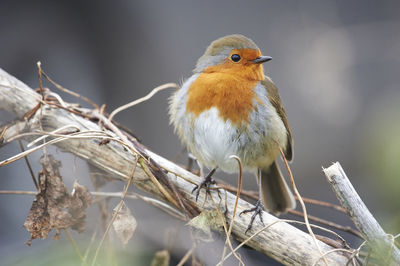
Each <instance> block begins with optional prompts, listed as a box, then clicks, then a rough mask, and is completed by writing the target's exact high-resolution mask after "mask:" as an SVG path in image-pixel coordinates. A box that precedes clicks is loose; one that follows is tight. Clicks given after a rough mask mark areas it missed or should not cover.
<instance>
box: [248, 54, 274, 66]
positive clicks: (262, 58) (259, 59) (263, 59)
mask: <svg viewBox="0 0 400 266" xmlns="http://www.w3.org/2000/svg"><path fill="white" fill-rule="evenodd" d="M271 59H272V57H270V56H264V55H262V56H259V57H257V58H256V59H254V60H251V62H253V63H254V64H262V63H264V62H268V61H269V60H271Z"/></svg>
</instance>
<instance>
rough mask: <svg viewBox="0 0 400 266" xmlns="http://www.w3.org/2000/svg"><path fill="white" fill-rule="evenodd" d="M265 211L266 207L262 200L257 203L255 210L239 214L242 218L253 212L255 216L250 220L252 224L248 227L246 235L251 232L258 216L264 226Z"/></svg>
mask: <svg viewBox="0 0 400 266" xmlns="http://www.w3.org/2000/svg"><path fill="white" fill-rule="evenodd" d="M263 210H264V205H263V204H262V202H261V200H258V201H257V202H256V205H255V206H254V208H251V209H247V210H244V211H242V212H241V213H240V214H239V216H240V215H242V214H243V213H248V212H253V214H252V215H251V218H250V223H249V225H248V226H247V229H246V231H245V232H244V233H245V234H247V232H248V231H250V230H251V228H252V227H253V222H254V219H255V218H256V217H257V215H258V216H259V217H260V221H261V223H262V224H263V225H264V220H263V216H262V213H263Z"/></svg>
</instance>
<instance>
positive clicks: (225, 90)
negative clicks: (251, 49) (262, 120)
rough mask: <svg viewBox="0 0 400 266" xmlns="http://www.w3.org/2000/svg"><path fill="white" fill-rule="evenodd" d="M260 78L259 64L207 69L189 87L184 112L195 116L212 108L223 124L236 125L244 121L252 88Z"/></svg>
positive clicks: (252, 97) (249, 109)
mask: <svg viewBox="0 0 400 266" xmlns="http://www.w3.org/2000/svg"><path fill="white" fill-rule="evenodd" d="M256 67H257V68H256ZM227 69H228V70H227ZM261 77H262V78H264V74H263V69H262V66H261V65H257V66H254V67H252V66H251V67H240V68H237V69H236V67H234V68H226V67H224V65H217V66H212V67H209V68H207V69H206V70H204V71H203V72H202V73H201V74H200V75H199V76H198V78H197V79H196V80H195V81H194V82H193V83H192V84H191V86H190V88H189V90H188V100H187V102H186V110H187V111H189V112H190V113H192V114H194V115H195V116H198V115H200V114H201V113H202V112H204V111H207V110H209V109H210V108H212V107H216V108H217V109H218V111H219V116H220V117H221V118H222V119H223V120H225V121H226V120H228V119H229V120H230V121H231V122H232V123H233V124H236V125H240V124H241V123H243V122H247V121H248V119H249V114H250V112H251V111H252V109H253V99H254V97H256V95H255V93H254V90H253V89H254V87H255V86H256V84H257V83H258V82H259V81H260V80H261Z"/></svg>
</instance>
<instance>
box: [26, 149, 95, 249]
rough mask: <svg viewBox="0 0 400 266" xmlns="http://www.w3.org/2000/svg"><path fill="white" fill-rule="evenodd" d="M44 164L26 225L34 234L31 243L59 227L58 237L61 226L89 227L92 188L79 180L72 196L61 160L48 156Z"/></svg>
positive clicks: (42, 162)
mask: <svg viewBox="0 0 400 266" xmlns="http://www.w3.org/2000/svg"><path fill="white" fill-rule="evenodd" d="M41 164H42V167H43V169H42V171H40V172H39V193H38V194H37V195H36V197H35V199H34V201H33V203H32V207H31V210H30V211H29V214H28V217H27V218H26V221H25V224H24V226H25V228H26V230H28V231H29V232H30V234H31V239H30V240H29V241H28V245H30V243H31V242H32V240H33V239H36V238H42V239H44V238H46V237H47V235H48V234H49V232H50V231H51V230H52V229H53V228H56V235H55V237H57V235H58V231H59V230H60V229H65V228H69V227H71V228H72V229H74V230H77V231H79V232H82V231H83V230H84V229H85V217H86V214H85V209H86V208H87V206H88V205H89V204H90V203H91V195H90V193H89V191H88V190H87V189H86V188H85V187H83V186H80V185H79V184H78V183H77V182H75V184H74V190H73V193H72V195H71V194H70V193H69V192H68V189H67V188H66V186H65V184H64V182H63V180H62V177H61V175H60V170H59V168H60V167H61V162H60V161H58V160H56V159H54V157H53V156H52V155H47V156H44V157H42V159H41Z"/></svg>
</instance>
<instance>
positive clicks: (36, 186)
mask: <svg viewBox="0 0 400 266" xmlns="http://www.w3.org/2000/svg"><path fill="white" fill-rule="evenodd" d="M18 144H19V147H20V148H21V151H22V152H24V151H25V149H24V146H23V145H22V141H21V140H18ZM24 159H25V163H26V165H27V166H28V169H29V173H30V174H31V177H32V181H33V184H34V185H35V188H36V190H38V191H39V185H38V183H37V181H36V177H35V174H34V173H33V170H32V166H31V164H30V162H29V160H28V155H27V156H24Z"/></svg>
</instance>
